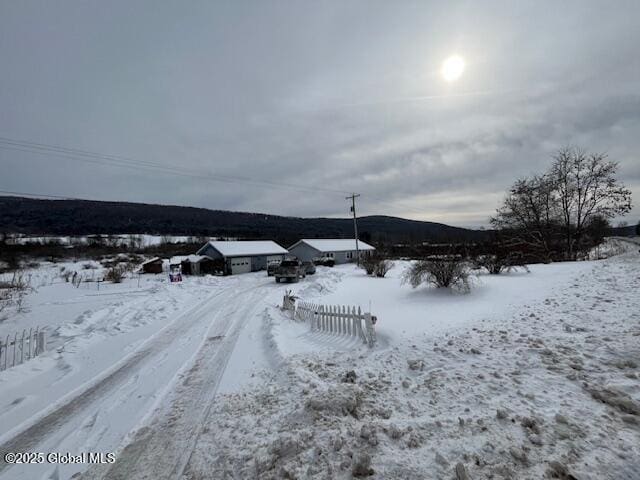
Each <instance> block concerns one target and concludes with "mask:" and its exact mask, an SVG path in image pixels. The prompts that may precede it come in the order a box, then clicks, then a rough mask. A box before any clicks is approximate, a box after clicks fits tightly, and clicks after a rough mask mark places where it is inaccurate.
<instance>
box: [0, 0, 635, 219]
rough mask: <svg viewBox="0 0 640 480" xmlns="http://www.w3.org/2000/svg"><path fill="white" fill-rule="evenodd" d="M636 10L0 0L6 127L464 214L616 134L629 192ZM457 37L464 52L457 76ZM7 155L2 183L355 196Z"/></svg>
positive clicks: (371, 204)
mask: <svg viewBox="0 0 640 480" xmlns="http://www.w3.org/2000/svg"><path fill="white" fill-rule="evenodd" d="M639 18H640V6H638V5H637V3H636V2H633V1H620V2H617V3H616V8H611V6H610V5H606V4H605V3H603V2H597V1H593V2H588V1H572V2H571V1H570V2H562V3H561V4H554V5H553V8H549V6H548V5H545V4H540V3H539V2H517V4H516V3H514V2H498V1H494V2H483V3H482V4H478V3H477V2H446V3H443V2H433V3H428V2H402V3H397V2H393V3H389V2H378V3H373V2H347V3H345V2H334V3H329V2H320V3H318V2H279V3H273V2H264V3H259V2H247V3H241V2H233V3H222V2H220V3H214V2H189V3H187V4H185V3H182V2H167V3H158V2H150V1H139V2H124V1H122V2H108V3H104V2H71V1H62V2H56V3H55V4H53V3H51V2H45V1H39V2H36V1H31V0H28V1H24V2H4V3H1V4H0V59H1V60H2V65H3V74H2V75H1V76H0V105H1V106H2V113H1V114H0V136H5V137H11V138H20V139H29V140H34V141H39V142H43V143H49V144H56V145H65V146H71V147H76V148H82V149H86V150H91V151H97V152H101V153H107V154H115V155H123V156H127V157H131V158H135V159H139V160H149V161H153V162H157V163H161V164H163V165H169V166H172V167H176V168H180V169H184V171H193V170H195V171H200V172H206V173H208V174H216V175H227V176H241V177H250V178H254V179H258V180H263V181H275V182H286V183H292V184H297V185H301V186H308V187H322V188H328V189H335V190H344V191H356V192H360V193H362V194H363V196H362V201H361V211H362V212H363V213H367V214H387V215H403V216H407V217H411V218H417V219H425V220H429V219H431V220H437V221H443V222H448V223H453V224H459V225H480V224H483V223H485V222H486V219H487V217H488V216H489V215H490V214H491V213H492V212H493V211H494V209H495V208H496V206H497V204H498V202H499V201H500V199H501V198H502V195H503V192H504V191H505V189H506V188H507V187H508V186H509V184H510V183H512V181H513V180H514V179H515V178H517V177H519V176H522V175H527V174H530V173H532V172H537V171H540V170H542V169H544V168H546V166H547V165H548V163H549V161H550V155H551V154H552V153H553V151H554V150H556V149H557V148H559V147H560V146H562V145H564V144H567V143H571V144H578V145H581V146H584V147H585V148H588V149H592V150H595V151H607V152H608V153H609V155H610V157H611V158H612V159H614V160H617V161H619V162H620V179H621V180H622V181H624V182H625V183H626V184H627V185H628V186H629V187H630V188H632V190H633V192H634V196H635V197H636V198H637V197H638V195H639V194H640V161H639V159H638V157H637V152H638V151H640V148H639V147H640V138H638V135H637V132H638V131H640V95H639V94H638V93H637V92H639V91H640V57H638V55H637V54H636V52H635V49H636V48H637V45H638V44H640V21H639V20H638V19H639ZM452 53H458V54H461V55H463V56H464V57H465V58H466V60H467V62H468V65H467V71H466V72H465V75H464V76H463V77H462V78H461V79H460V81H459V82H456V83H455V84H451V85H446V84H444V82H442V80H441V79H440V78H439V74H438V69H439V66H440V64H441V62H442V60H443V59H444V58H446V57H447V56H448V55H450V54H452ZM0 168H1V171H2V175H1V176H0V188H2V189H10V190H18V191H26V192H37V193H52V194H60V195H69V196H79V197H90V198H97V199H116V200H117V199H121V200H130V201H146V202H154V203H174V204H182V205H197V206H204V207H208V208H220V209H234V210H251V211H261V212H268V213H277V214H285V215H300V216H311V215H326V216H336V215H338V216H343V215H345V214H347V210H348V206H347V204H346V201H345V200H344V195H341V194H337V193H335V194H331V193H327V192H316V191H310V192H308V193H304V194H303V193H301V192H299V191H296V190H291V189H277V188H272V187H262V186H256V185H253V186H252V185H246V184H242V183H225V182H216V181H211V180H207V179H197V178H191V177H189V178H185V177H180V176H172V175H169V174H167V173H162V172H158V171H144V170H142V171H141V170H132V169H122V168H116V167H113V166H105V165H95V164H87V163H79V162H77V161H74V160H71V159H65V158H59V157H46V156H40V155H35V154H32V153H26V152H15V151H9V150H4V149H0ZM635 203H636V204H638V201H637V200H636V202H635ZM639 216H640V208H638V207H636V208H635V209H634V211H633V212H632V214H631V215H630V216H629V218H628V219H629V220H630V221H633V222H635V221H637V220H638V217H639Z"/></svg>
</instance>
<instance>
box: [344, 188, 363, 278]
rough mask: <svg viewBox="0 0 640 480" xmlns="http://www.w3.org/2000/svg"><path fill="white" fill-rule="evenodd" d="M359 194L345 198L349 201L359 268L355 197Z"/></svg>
mask: <svg viewBox="0 0 640 480" xmlns="http://www.w3.org/2000/svg"><path fill="white" fill-rule="evenodd" d="M359 196H360V194H359V193H352V194H351V195H350V196H348V197H346V199H347V200H349V199H351V211H352V212H353V233H354V235H355V238H356V265H358V266H360V248H358V222H357V220H356V197H359Z"/></svg>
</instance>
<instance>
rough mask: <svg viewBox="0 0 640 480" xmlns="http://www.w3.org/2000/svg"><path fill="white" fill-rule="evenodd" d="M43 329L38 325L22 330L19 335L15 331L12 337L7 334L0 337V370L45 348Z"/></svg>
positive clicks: (12, 365) (22, 361) (23, 360)
mask: <svg viewBox="0 0 640 480" xmlns="http://www.w3.org/2000/svg"><path fill="white" fill-rule="evenodd" d="M46 347H47V345H46V336H45V329H44V328H43V329H40V328H39V327H38V328H36V329H35V330H33V329H32V328H30V329H29V331H27V330H23V331H22V334H21V335H18V332H16V333H15V334H14V335H13V337H12V336H11V335H7V337H6V339H5V340H4V341H2V339H0V370H6V369H7V368H11V367H15V366H16V365H20V364H21V363H24V362H26V361H27V360H30V359H32V358H34V357H37V356H38V355H40V354H41V353H42V352H44V351H45V350H46Z"/></svg>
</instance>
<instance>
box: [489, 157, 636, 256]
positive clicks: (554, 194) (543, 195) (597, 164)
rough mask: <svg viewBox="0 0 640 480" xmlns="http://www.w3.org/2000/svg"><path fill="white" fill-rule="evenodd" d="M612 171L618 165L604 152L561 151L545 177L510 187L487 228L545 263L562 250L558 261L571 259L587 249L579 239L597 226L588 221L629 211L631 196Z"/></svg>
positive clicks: (614, 171) (585, 236)
mask: <svg viewBox="0 0 640 480" xmlns="http://www.w3.org/2000/svg"><path fill="white" fill-rule="evenodd" d="M617 170H618V164H617V163H616V162H613V161H609V160H607V156H606V154H604V153H594V154H590V153H587V152H585V151H584V150H581V149H579V148H575V147H563V148H562V149H560V150H559V151H558V152H557V153H556V154H555V155H554V156H553V164H552V166H551V168H550V170H549V171H548V172H547V173H546V174H544V175H538V176H534V177H531V178H524V179H521V180H518V181H517V182H516V183H515V184H514V185H513V187H511V189H510V190H509V193H508V194H507V197H506V198H505V200H504V203H503V205H502V206H501V207H500V208H499V209H498V211H497V213H496V215H495V216H494V217H492V218H491V224H492V226H493V227H494V228H495V229H496V230H500V231H501V232H502V233H503V234H504V235H505V236H507V237H509V236H511V237H512V239H515V240H516V241H517V242H518V243H521V244H525V245H527V246H528V247H530V248H532V249H534V250H537V251H539V252H541V253H543V254H544V255H545V256H547V258H550V256H551V253H552V252H553V250H554V249H555V247H556V246H560V245H562V246H561V247H560V248H559V250H563V251H564V258H565V259H570V260H573V259H575V258H576V255H577V252H578V250H580V249H582V248H585V247H586V246H587V245H586V244H585V240H589V239H591V240H592V239H593V238H592V237H593V236H590V237H589V238H587V236H588V235H587V234H588V233H589V228H590V227H593V226H594V225H595V226H596V227H598V221H597V220H594V219H596V218H598V219H604V220H609V219H611V218H613V217H615V216H618V215H624V214H626V213H628V212H629V211H630V210H631V191H630V190H629V189H627V188H625V187H624V185H622V184H620V183H619V182H618V181H617V179H616V178H615V176H616V173H617ZM594 221H595V222H596V223H595V224H594V223H593V222H594ZM600 226H601V225H600ZM587 243H588V242H587Z"/></svg>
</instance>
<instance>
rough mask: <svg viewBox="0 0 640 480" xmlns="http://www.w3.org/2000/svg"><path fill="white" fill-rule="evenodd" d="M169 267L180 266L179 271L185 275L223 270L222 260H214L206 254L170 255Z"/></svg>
mask: <svg viewBox="0 0 640 480" xmlns="http://www.w3.org/2000/svg"><path fill="white" fill-rule="evenodd" d="M169 266H170V267H171V268H176V267H178V266H179V267H180V272H182V273H184V274H185V275H206V274H214V273H219V272H222V271H223V264H222V262H219V261H218V262H216V261H215V260H214V259H213V258H210V257H207V256H206V255H181V256H176V257H171V259H170V260H169Z"/></svg>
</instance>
